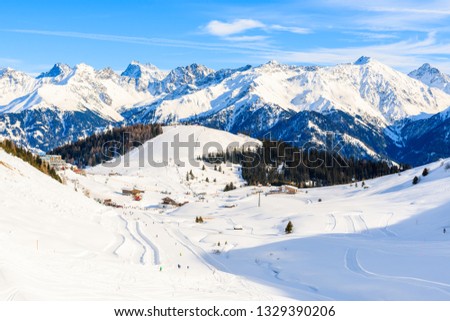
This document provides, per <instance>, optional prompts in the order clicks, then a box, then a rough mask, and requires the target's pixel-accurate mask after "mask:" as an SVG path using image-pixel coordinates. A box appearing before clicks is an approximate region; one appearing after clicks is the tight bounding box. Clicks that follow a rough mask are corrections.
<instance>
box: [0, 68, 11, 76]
mask: <svg viewBox="0 0 450 321" xmlns="http://www.w3.org/2000/svg"><path fill="white" fill-rule="evenodd" d="M13 71H14V69H12V68H9V67H6V68H0V77H1V76H3V75H5V74H9V73H11V72H13Z"/></svg>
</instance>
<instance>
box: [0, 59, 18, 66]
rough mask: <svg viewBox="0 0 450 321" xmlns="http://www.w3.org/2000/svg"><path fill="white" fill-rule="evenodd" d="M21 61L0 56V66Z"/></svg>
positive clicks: (16, 63) (11, 64) (13, 64)
mask: <svg viewBox="0 0 450 321" xmlns="http://www.w3.org/2000/svg"><path fill="white" fill-rule="evenodd" d="M20 63H21V61H20V60H18V59H11V58H2V57H0V67H1V66H8V67H10V66H15V65H19V64H20Z"/></svg>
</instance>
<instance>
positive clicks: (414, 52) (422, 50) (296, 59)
mask: <svg viewBox="0 0 450 321" xmlns="http://www.w3.org/2000/svg"><path fill="white" fill-rule="evenodd" d="M449 52H450V44H446V43H439V42H438V41H437V40H436V33H434V32H430V33H429V34H428V35H427V37H426V38H424V39H421V40H417V39H409V40H401V41H397V42H394V43H390V44H385V45H366V46H354V47H340V48H313V49H311V50H303V51H301V50H299V51H293V50H277V51H272V52H270V53H269V54H268V55H266V53H261V55H262V58H263V59H264V60H268V59H277V60H280V61H283V62H285V63H300V64H302V63H307V64H319V65H330V64H337V63H346V62H351V61H353V60H355V59H356V58H358V57H359V56H362V55H365V56H370V57H373V58H375V59H377V60H379V61H381V62H383V63H385V64H387V65H389V66H392V67H394V68H398V69H399V70H402V71H404V72H408V71H411V70H412V68H416V67H418V66H419V65H421V64H423V63H424V62H430V63H432V64H434V65H436V66H438V67H441V68H443V69H444V70H450V62H448V60H447V61H442V60H441V59H439V58H437V57H439V55H448V53H449Z"/></svg>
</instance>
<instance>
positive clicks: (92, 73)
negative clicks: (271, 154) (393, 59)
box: [0, 57, 450, 165]
mask: <svg viewBox="0 0 450 321" xmlns="http://www.w3.org/2000/svg"><path fill="white" fill-rule="evenodd" d="M449 83H450V77H449V76H448V75H446V74H444V73H442V72H440V71H439V70H438V69H436V68H433V67H431V66H430V65H429V64H424V65H423V66H421V67H420V68H418V69H417V70H414V71H412V72H411V73H409V74H408V75H406V74H404V73H402V72H399V71H396V70H394V69H392V68H390V67H389V66H387V65H385V64H382V63H381V62H379V61H376V60H374V59H372V58H369V57H361V58H359V59H358V60H356V61H355V62H354V63H347V64H339V65H336V66H331V67H318V66H292V65H285V64H280V63H277V62H276V61H270V62H268V63H266V64H263V65H259V66H255V67H252V66H244V67H241V68H237V69H221V70H217V71H216V70H213V69H210V68H207V67H205V66H203V65H200V64H192V65H189V66H185V67H178V68H175V69H173V70H171V71H163V70H159V69H158V68H157V67H155V66H153V65H151V64H142V63H139V62H137V61H133V62H131V63H130V64H129V65H128V66H127V68H126V69H125V70H124V71H123V72H122V73H120V74H119V73H117V72H115V71H113V70H112V69H110V68H106V69H101V70H95V69H94V68H92V67H91V66H88V65H86V64H79V65H76V66H75V67H70V66H68V65H66V64H61V63H58V64H55V65H54V66H53V67H52V68H51V69H50V70H49V71H48V72H44V73H42V74H40V75H38V76H37V77H33V76H30V75H28V74H26V73H23V72H20V71H16V70H13V69H11V68H5V69H0V137H6V138H9V139H12V140H13V141H16V142H18V143H20V144H22V145H24V146H26V147H29V148H31V149H33V150H35V151H38V152H46V151H48V150H50V149H52V148H54V147H56V146H59V145H62V144H64V143H66V142H69V141H75V140H78V139H80V138H82V137H86V136H87V135H90V134H92V133H94V132H96V131H100V130H103V129H104V128H107V127H109V126H121V125H123V124H135V123H154V122H160V123H164V124H170V123H178V122H181V123H189V124H201V125H205V126H208V127H213V128H217V129H223V130H226V131H229V132H232V133H238V132H243V133H246V134H249V135H250V136H253V137H264V136H266V137H267V136H268V135H270V137H271V138H272V139H280V140H285V141H290V142H293V144H295V145H298V146H303V145H305V144H308V143H309V144H310V143H312V144H314V145H315V146H316V147H319V148H325V147H326V146H328V144H329V140H330V136H331V137H332V138H333V145H336V146H340V147H342V149H341V152H342V153H343V154H344V156H354V157H358V158H360V157H365V158H370V159H377V160H379V159H386V160H390V161H395V162H406V163H409V164H412V165H420V164H424V163H427V162H431V161H433V160H436V159H438V158H441V157H448V156H450V146H448V139H449V135H450V109H449V106H450V85H449ZM330 133H332V135H330Z"/></svg>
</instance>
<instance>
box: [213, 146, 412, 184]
mask: <svg viewBox="0 0 450 321" xmlns="http://www.w3.org/2000/svg"><path fill="white" fill-rule="evenodd" d="M204 160H206V161H208V162H211V163H221V162H225V161H229V162H232V163H239V164H241V165H242V177H243V178H244V179H245V180H246V181H247V182H248V183H249V184H250V185H257V184H263V185H267V184H272V185H283V184H290V185H295V186H298V187H306V186H311V184H313V186H329V185H336V184H347V183H351V182H353V181H362V180H364V179H371V178H375V177H379V176H383V175H388V174H393V173H398V172H399V171H400V170H405V169H408V168H410V166H408V165H405V164H402V165H401V166H396V165H390V164H388V163H387V162H385V161H370V160H359V159H355V158H344V157H341V156H340V155H336V154H331V153H330V152H327V151H323V150H317V149H309V150H307V151H304V152H302V151H301V150H300V149H299V148H296V147H292V146H290V145H288V144H286V143H284V142H273V141H263V144H262V146H261V147H258V148H256V149H253V150H250V149H249V150H245V151H242V150H233V151H226V152H225V153H222V154H214V155H212V154H211V155H208V156H207V157H205V158H204Z"/></svg>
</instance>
